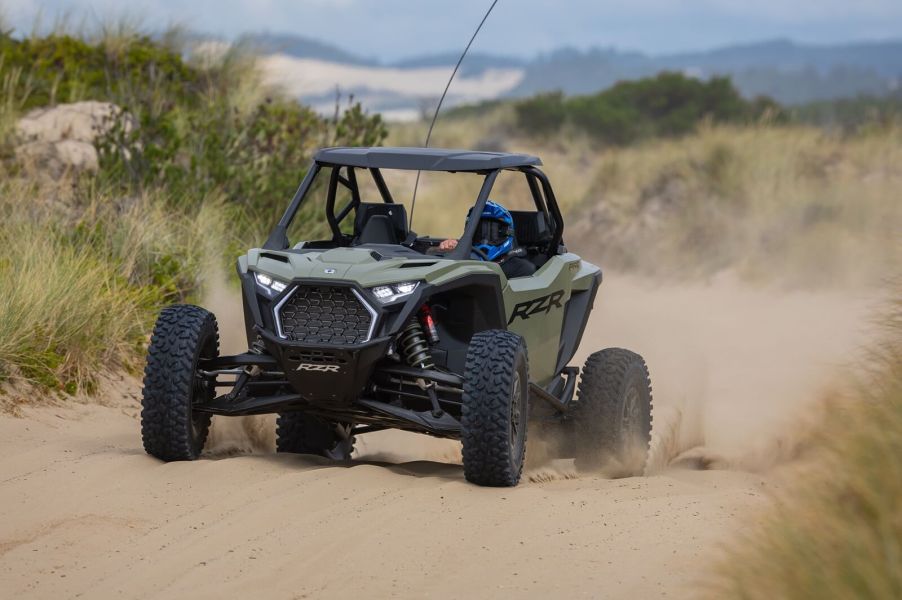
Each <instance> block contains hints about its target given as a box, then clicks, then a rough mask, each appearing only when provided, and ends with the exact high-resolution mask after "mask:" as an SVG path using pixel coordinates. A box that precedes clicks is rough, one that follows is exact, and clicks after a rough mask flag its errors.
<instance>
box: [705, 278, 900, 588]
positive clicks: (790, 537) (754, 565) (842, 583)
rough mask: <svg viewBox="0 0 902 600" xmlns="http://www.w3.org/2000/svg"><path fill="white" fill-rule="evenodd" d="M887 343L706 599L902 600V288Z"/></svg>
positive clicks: (888, 318)
mask: <svg viewBox="0 0 902 600" xmlns="http://www.w3.org/2000/svg"><path fill="white" fill-rule="evenodd" d="M896 290H897V295H896V300H895V303H894V304H893V305H892V306H891V308H890V310H889V311H887V313H886V315H885V318H884V321H883V324H884V326H885V329H886V337H885V340H884V343H883V344H882V345H881V346H880V347H879V348H878V349H877V350H875V351H874V353H873V354H872V356H871V357H870V359H869V363H868V368H867V369H866V371H867V374H866V376H864V378H863V380H862V381H861V382H860V383H859V385H858V386H857V387H856V388H855V392H854V394H852V395H851V396H850V397H849V398H846V400H845V401H844V402H842V403H839V404H836V405H834V406H832V407H831V410H829V412H828V414H827V417H826V418H825V423H824V425H823V428H822V430H821V432H820V434H819V435H818V438H817V442H818V443H817V446H818V447H819V448H820V452H819V453H818V455H817V456H816V457H815V458H814V464H813V465H812V466H811V468H810V471H808V472H807V473H806V474H804V475H803V476H801V477H800V478H799V479H798V480H797V481H795V482H793V483H792V484H791V485H790V486H789V488H788V489H787V490H786V492H785V493H784V494H782V495H781V496H780V497H779V498H778V501H777V504H776V506H775V507H774V508H773V509H772V511H771V512H770V513H769V514H767V515H765V517H764V519H763V522H762V523H761V524H760V527H758V528H756V529H755V531H753V532H752V533H751V534H750V535H748V536H745V538H744V539H741V540H737V541H736V542H735V543H734V544H733V546H732V548H731V549H729V550H728V553H727V556H726V557H725V559H724V560H723V561H722V562H721V563H720V564H719V565H718V567H717V571H716V575H717V576H716V579H715V580H714V582H713V583H712V585H711V588H710V596H711V597H715V598H742V599H748V600H756V599H759V598H760V599H762V600H764V599H770V598H787V599H807V598H811V599H815V598H816V599H830V598H837V599H839V598H873V599H875V600H876V599H887V600H889V599H895V598H900V597H902V502H900V498H902V299H900V298H902V294H900V293H898V292H902V286H897V287H896Z"/></svg>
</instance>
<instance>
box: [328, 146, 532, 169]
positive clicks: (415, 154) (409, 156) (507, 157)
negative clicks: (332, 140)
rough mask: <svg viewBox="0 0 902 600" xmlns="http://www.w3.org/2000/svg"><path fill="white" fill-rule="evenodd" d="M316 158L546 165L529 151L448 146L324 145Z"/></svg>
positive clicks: (379, 164) (428, 165)
mask: <svg viewBox="0 0 902 600" xmlns="http://www.w3.org/2000/svg"><path fill="white" fill-rule="evenodd" d="M313 159H314V160H315V161H316V162H318V163H320V164H323V165H343V166H349V167H361V168H366V169H409V170H414V171H490V170H495V169H514V168H517V167H526V166H539V165H541V164H542V161H541V160H539V158H538V157H536V156H530V155H528V154H508V153H505V152H480V151H477V150H447V149H444V148H381V147H379V148H323V149H322V150H319V151H318V152H317V153H316V154H315V155H314V157H313Z"/></svg>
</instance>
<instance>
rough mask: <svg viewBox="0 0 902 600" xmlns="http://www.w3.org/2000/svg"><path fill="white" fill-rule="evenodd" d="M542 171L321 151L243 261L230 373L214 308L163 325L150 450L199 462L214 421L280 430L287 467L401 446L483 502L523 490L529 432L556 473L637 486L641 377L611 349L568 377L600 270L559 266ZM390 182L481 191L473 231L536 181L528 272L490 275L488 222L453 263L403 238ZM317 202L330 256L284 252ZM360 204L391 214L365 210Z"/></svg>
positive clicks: (465, 238)
mask: <svg viewBox="0 0 902 600" xmlns="http://www.w3.org/2000/svg"><path fill="white" fill-rule="evenodd" d="M539 165H541V161H540V160H539V159H538V158H536V157H533V156H527V155H522V154H504V153H494V152H476V151H460V150H439V149H421V148H329V149H323V150H320V151H319V152H317V154H316V155H315V157H314V161H313V165H312V167H311V168H310V170H309V171H308V173H307V176H306V177H305V179H304V181H303V182H302V183H301V185H300V188H299V189H298V191H297V193H296V194H295V196H294V198H293V199H292V200H291V203H290V204H289V206H288V209H287V210H286V211H285V214H284V215H283V216H282V218H281V220H280V221H279V223H278V224H277V225H276V226H275V228H274V229H273V230H272V233H271V234H270V235H269V238H268V239H267V241H266V243H265V244H264V245H263V247H262V248H255V249H252V250H250V251H248V253H247V254H246V255H244V256H242V257H240V258H239V259H238V275H239V277H240V278H241V287H242V295H243V304H244V320H245V328H246V332H247V340H248V347H249V349H248V351H247V352H245V353H243V354H238V355H235V356H219V335H218V330H217V323H216V319H215V317H214V316H213V314H211V313H210V312H208V311H206V310H204V309H203V308H199V307H196V306H187V305H176V306H171V307H168V308H166V309H164V310H163V311H162V313H161V314H160V316H159V319H158V321H157V324H156V327H155V329H154V332H153V337H152V339H151V341H150V347H149V349H148V356H147V367H146V369H145V377H144V390H143V401H142V404H143V410H142V412H141V428H142V435H143V441H144V448H145V450H146V451H147V452H148V453H149V454H152V455H153V456H156V457H158V458H160V459H162V460H165V461H173V460H193V459H196V458H198V456H199V455H200V453H201V451H202V449H203V446H204V442H205V440H206V437H207V431H208V429H209V427H210V419H211V416H212V415H256V414H264V413H278V421H277V423H278V424H277V448H278V451H279V452H296V453H309V454H318V455H321V456H325V457H330V458H333V459H339V460H343V459H348V458H349V457H350V454H351V451H352V449H353V445H354V439H355V436H358V435H361V434H364V433H368V432H372V431H378V430H382V429H388V428H396V429H404V430H407V431H414V432H419V433H425V434H429V435H433V436H438V437H446V438H452V439H458V440H460V441H461V443H462V455H463V471H464V475H465V476H466V478H467V479H468V480H469V481H471V482H473V483H476V484H479V485H488V486H513V485H516V484H517V483H518V482H519V480H520V474H521V471H522V469H523V462H524V457H525V452H526V433H527V428H536V429H537V430H540V429H544V430H546V431H549V430H550V431H551V432H555V431H556V432H557V433H558V434H559V436H560V439H561V440H563V444H561V446H562V457H574V458H575V459H576V463H577V466H578V467H580V468H592V467H597V466H602V465H603V464H605V463H607V462H608V461H616V462H617V463H618V464H619V468H620V469H621V472H624V470H625V471H626V472H637V471H638V472H641V470H642V468H643V466H644V463H645V460H646V454H647V451H648V444H649V439H650V432H651V387H650V383H649V377H648V369H647V368H646V365H645V362H644V361H643V359H642V358H641V357H640V356H639V355H637V354H634V353H632V352H630V351H627V350H622V349H619V348H611V349H607V350H601V351H600V352H596V353H594V354H592V355H591V356H589V358H588V359H587V360H586V363H585V366H584V367H583V370H582V374H581V376H580V372H579V369H578V368H577V367H573V366H568V363H569V362H570V360H571V359H572V358H573V355H574V353H575V352H576V349H577V347H578V346H579V342H580V338H581V337H582V335H583V331H584V329H585V327H586V323H587V321H588V318H589V313H590V311H591V309H592V304H593V301H594V299H595V294H596V292H597V291H598V286H599V284H600V283H601V271H600V269H599V268H598V267H596V266H595V265H592V264H590V263H587V262H586V261H584V260H582V259H580V257H579V256H577V255H576V254H572V253H570V252H568V251H567V249H566V248H565V247H564V244H563V240H562V233H563V229H564V223H563V220H562V218H561V213H560V210H559V208H558V205H557V201H556V200H555V197H554V192H553V191H552V188H551V184H550V183H549V181H548V178H547V177H546V176H545V174H544V173H543V172H542V171H541V170H539V169H538V166H539ZM395 169H400V170H406V171H408V172H410V171H420V172H430V171H443V172H446V173H457V174H458V175H456V176H455V177H467V176H469V177H478V178H481V188H480V191H479V194H478V196H477V197H476V199H475V204H473V206H472V208H471V209H470V214H473V215H481V214H483V213H482V211H483V209H484V208H485V207H486V203H487V202H489V195H490V193H491V191H492V187H493V185H494V183H495V181H496V179H497V178H498V176H499V174H500V173H502V172H504V171H509V172H510V173H512V175H510V176H511V177H515V178H520V177H522V178H524V179H525V186H523V189H524V190H528V192H526V193H525V194H524V196H525V195H528V196H531V198H529V199H528V200H527V202H526V203H527V205H528V206H529V208H530V210H522V211H510V215H511V217H512V221H513V225H512V229H513V233H512V235H513V236H514V237H515V243H516V248H517V252H516V253H517V254H518V255H519V257H520V260H528V261H530V262H531V263H532V266H533V267H534V268H533V269H531V270H532V271H534V273H533V274H532V275H528V276H523V277H513V278H510V279H508V278H507V276H505V274H504V270H503V267H504V265H503V264H498V263H497V262H492V261H489V260H486V256H485V255H484V254H483V253H482V252H480V251H479V250H478V249H477V248H476V246H477V245H478V244H474V237H475V236H477V234H478V224H479V221H480V219H476V218H472V219H470V218H466V226H465V230H464V233H463V235H462V236H461V237H460V241H459V243H457V245H456V247H455V248H453V250H451V251H446V252H442V251H439V245H440V244H441V242H442V239H440V238H435V237H429V236H423V235H418V234H416V233H414V232H413V231H411V230H410V229H409V227H408V222H407V211H406V209H405V206H404V205H402V204H399V203H397V202H396V201H395V199H394V198H393V197H392V194H391V192H390V190H389V186H388V185H387V184H386V180H385V178H384V177H383V173H382V172H383V170H395ZM401 175H403V174H401ZM410 175H412V173H411V174H410ZM363 178H365V180H362V179H363ZM358 181H360V185H358ZM477 183H478V182H477ZM313 190H320V191H321V192H322V193H323V195H325V207H324V208H325V222H326V223H327V224H328V225H327V228H328V231H329V232H330V236H329V239H325V240H317V241H303V242H299V241H294V240H290V239H289V232H290V226H291V225H292V222H293V220H294V219H295V218H296V217H297V216H298V214H299V211H302V209H303V212H302V214H303V215H305V216H309V215H312V214H314V213H313V212H312V210H313V209H314V205H313V204H312V203H311V202H307V203H306V204H305V200H307V199H308V196H313V195H314V194H313ZM367 190H369V193H371V195H373V196H376V195H377V194H378V196H380V197H381V198H380V199H379V201H377V202H371V201H369V200H370V199H369V198H367V199H366V200H368V201H364V198H363V197H362V196H361V191H367ZM318 210H320V211H321V210H322V207H320V208H319V209H318ZM465 217H466V215H460V221H461V222H463V221H464V220H465ZM323 229H324V230H325V229H326V227H323ZM578 378H579V379H580V383H579V391H578V392H577V390H576V388H577V379H578Z"/></svg>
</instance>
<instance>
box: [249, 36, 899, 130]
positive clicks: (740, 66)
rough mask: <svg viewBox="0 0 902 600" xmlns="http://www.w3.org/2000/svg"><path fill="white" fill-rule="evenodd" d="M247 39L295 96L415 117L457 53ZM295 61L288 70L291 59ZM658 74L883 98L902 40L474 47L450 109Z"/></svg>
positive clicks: (760, 88)
mask: <svg viewBox="0 0 902 600" xmlns="http://www.w3.org/2000/svg"><path fill="white" fill-rule="evenodd" d="M245 39H246V40H247V41H250V42H251V43H252V44H253V45H255V46H256V47H257V48H258V49H259V50H260V51H261V52H262V53H263V54H267V55H280V56H281V57H282V58H281V59H280V61H279V69H278V73H275V74H274V75H273V77H271V78H270V79H271V80H275V81H276V82H277V83H278V82H279V79H280V78H286V77H287V78H290V79H292V80H294V81H293V82H290V83H291V85H289V86H288V87H289V88H290V89H291V90H292V93H295V94H297V95H298V97H300V98H301V99H304V100H307V101H309V102H312V103H314V104H316V105H317V106H332V102H325V101H324V98H325V95H328V96H329V97H332V96H334V93H333V92H329V93H328V94H325V93H324V92H323V90H324V89H328V90H335V89H340V90H342V91H343V92H344V93H348V92H354V93H355V95H356V96H355V97H357V98H358V99H360V100H361V101H363V102H364V104H365V105H366V106H367V107H369V108H370V109H372V110H390V111H401V112H403V113H404V114H408V115H414V114H418V113H419V111H420V110H422V107H423V106H424V103H425V104H428V103H429V102H430V101H431V100H432V99H434V98H435V97H436V96H437V95H438V94H440V93H441V89H442V87H443V83H442V81H440V80H441V79H442V78H443V77H447V75H442V73H444V72H447V74H450V69H451V68H452V67H453V65H454V64H455V63H456V62H457V59H458V57H459V54H458V52H457V51H448V52H442V53H437V54H427V55H414V56H411V57H409V58H405V59H403V60H397V61H394V62H380V61H378V60H374V59H367V58H363V57H361V56H358V55H355V54H353V53H351V52H349V51H347V50H345V49H343V48H341V47H339V46H337V45H335V44H331V43H328V42H322V41H318V40H315V39H311V38H307V37H302V36H297V35H294V34H277V33H258V34H253V35H249V36H246V38H245ZM292 60H293V61H295V62H296V64H295V65H294V66H292V65H290V64H288V63H289V62H290V61H292ZM347 67H354V69H353V70H349V69H348V68H347ZM489 71H492V73H489ZM496 71H497V72H498V74H497V75H495V74H494V72H496ZM661 71H678V72H681V73H684V74H686V75H690V76H693V77H698V78H701V79H707V78H709V77H712V76H729V77H730V78H731V79H732V80H733V82H734V83H735V85H736V88H737V89H738V90H739V91H740V93H742V95H743V96H745V97H747V98H754V97H757V96H761V95H766V96H770V97H772V98H774V99H775V100H777V101H778V102H780V103H782V104H786V105H797V104H805V103H808V102H816V101H823V100H833V99H840V98H855V97H858V96H862V95H867V96H876V97H880V96H885V95H887V94H891V93H894V92H896V91H897V90H899V89H900V84H902V40H888V41H883V42H861V43H848V44H837V45H810V44H799V43H795V42H792V41H789V40H771V41H764V42H760V43H754V44H743V45H734V46H727V47H723V48H716V49H713V50H708V51H701V52H685V53H679V54H670V55H657V56H655V55H648V54H643V53H640V52H625V51H621V50H616V49H610V48H593V49H588V50H577V49H572V48H561V49H559V50H556V51H554V52H551V53H547V54H543V55H540V56H537V57H518V56H501V55H495V54H490V53H482V52H476V51H474V52H473V54H470V55H468V56H467V58H466V60H465V61H464V63H463V65H462V66H461V71H460V73H459V74H458V76H459V77H460V80H458V82H456V85H455V86H454V87H452V90H451V92H452V93H451V97H449V99H448V105H449V106H451V105H454V104H460V103H466V102H472V101H476V100H486V99H492V98H511V97H525V96H532V95H534V94H536V93H540V92H548V91H555V90H560V91H562V92H564V93H565V94H570V95H572V94H589V93H594V92H597V91H600V90H604V89H607V88H609V87H611V86H613V85H614V84H615V83H617V82H618V81H624V80H632V79H639V78H643V77H651V76H654V75H656V74H657V73H659V72H661ZM299 76H300V77H301V80H300V81H298V80H297V78H298V77H299ZM464 80H469V81H468V82H465V81H464ZM480 81H481V82H483V83H481V84H480V83H479V82H480ZM313 88H315V89H313ZM308 90H309V91H308ZM455 92H456V93H455ZM324 94H325V95H324ZM329 110H331V109H329Z"/></svg>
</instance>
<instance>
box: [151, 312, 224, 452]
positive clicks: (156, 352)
mask: <svg viewBox="0 0 902 600" xmlns="http://www.w3.org/2000/svg"><path fill="white" fill-rule="evenodd" d="M211 338H212V339H211ZM210 344H212V345H213V348H212V352H213V353H214V355H218V353H219V331H218V327H217V324H216V317H214V316H213V314H212V313H210V312H209V311H207V310H204V309H203V308H200V307H198V306H191V305H186V304H177V305H173V306H169V307H166V308H164V309H163V310H162V312H161V313H160V316H159V318H158V319H157V322H156V325H155V326H154V330H153V335H152V336H151V339H150V345H149V347H148V350H147V364H146V366H145V367H144V387H143V389H142V399H141V406H142V409H141V438H142V441H143V443H144V450H145V451H146V452H147V453H148V454H151V455H153V456H156V457H157V458H159V459H161V460H164V461H167V462H168V461H175V460H194V459H196V458H197V457H198V455H199V454H200V451H201V449H203V445H204V442H205V441H206V437H207V433H208V431H209V427H210V419H211V417H210V415H206V416H203V415H194V413H193V411H192V400H193V396H194V392H195V369H196V364H197V359H198V357H199V356H200V353H201V352H204V351H205V350H206V351H207V352H208V353H209V351H210V348H209V345H210ZM204 346H207V348H204ZM195 428H196V431H197V436H196V437H195V436H194V433H193V432H194V430H195Z"/></svg>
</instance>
